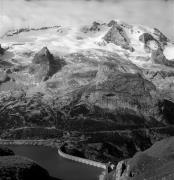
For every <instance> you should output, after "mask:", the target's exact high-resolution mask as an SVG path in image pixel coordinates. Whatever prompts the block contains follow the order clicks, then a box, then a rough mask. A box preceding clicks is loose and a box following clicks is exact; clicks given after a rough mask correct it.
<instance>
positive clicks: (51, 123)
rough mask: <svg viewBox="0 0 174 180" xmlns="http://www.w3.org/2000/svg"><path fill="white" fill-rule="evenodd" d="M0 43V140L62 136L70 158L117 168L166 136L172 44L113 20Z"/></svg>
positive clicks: (173, 100)
mask: <svg viewBox="0 0 174 180" xmlns="http://www.w3.org/2000/svg"><path fill="white" fill-rule="evenodd" d="M1 42H2V43H1V44H2V48H3V49H6V50H5V51H4V53H3V54H2V53H1V55H0V74H1V78H0V137H2V138H19V139H20V138H24V137H25V138H32V137H39V138H42V137H44V138H45V135H43V134H44V133H45V134H46V136H47V137H48V138H49V137H55V136H56V137H57V136H58V135H57V131H59V130H61V131H64V132H65V131H67V132H69V133H70V137H66V138H70V139H71V136H73V137H74V136H75V138H76V140H77V142H76V144H73V147H74V152H77V151H76V150H77V149H78V151H79V153H80V154H81V155H82V156H83V157H87V158H90V159H95V160H99V161H104V162H106V161H111V162H113V163H115V164H117V163H118V162H119V161H120V160H121V159H125V158H130V157H132V156H133V155H134V154H135V153H136V152H137V151H144V150H145V149H147V148H149V147H150V146H151V145H153V144H154V143H155V142H156V141H158V140H161V139H163V138H166V137H169V136H173V124H174V83H173V77H174V53H173V52H174V43H173V42H172V41H171V40H170V39H168V38H167V37H166V36H165V35H164V34H163V33H162V32H160V31H159V30H158V29H152V28H149V27H145V26H140V25H130V24H126V23H124V22H121V21H118V20H112V21H111V22H109V23H98V22H94V23H93V24H91V25H86V26H83V27H80V28H71V27H61V26H54V27H44V28H39V29H34V28H33V29H25V28H23V29H19V30H13V31H9V32H7V33H6V34H5V35H4V36H3V38H2V39H1ZM2 48H1V49H2ZM38 127H39V128H40V129H42V130H40V131H37V130H34V129H37V128H38ZM48 129H49V130H48ZM55 129H56V130H55ZM50 132H52V133H50ZM76 136H77V137H76ZM82 137H85V138H86V139H88V140H87V141H85V144H78V142H79V139H80V138H82ZM91 147H92V148H91ZM67 151H68V148H67ZM72 151H73V150H72ZM102 152H104V153H102ZM116 152H117V153H116ZM117 154H119V156H117Z"/></svg>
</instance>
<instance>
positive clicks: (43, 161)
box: [8, 145, 103, 180]
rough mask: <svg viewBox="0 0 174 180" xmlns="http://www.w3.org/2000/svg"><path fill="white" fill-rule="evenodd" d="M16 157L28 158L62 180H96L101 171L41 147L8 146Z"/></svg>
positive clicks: (53, 150) (54, 150)
mask: <svg viewBox="0 0 174 180" xmlns="http://www.w3.org/2000/svg"><path fill="white" fill-rule="evenodd" d="M8 148H10V149H11V150H13V151H14V153H15V154H16V155H20V156H25V157H28V158H30V159H32V160H34V161H35V162H37V163H38V164H39V165H40V166H42V167H43V168H45V169H46V170H47V171H48V172H49V174H50V175H51V176H53V177H56V178H60V179H62V180H98V179H99V175H100V174H101V173H102V171H103V169H100V168H96V167H94V166H88V165H85V164H82V163H77V162H74V161H70V160H67V159H64V158H62V157H60V156H59V155H58V153H57V149H52V148H49V147H43V146H30V145H20V146H19V145H9V146H8Z"/></svg>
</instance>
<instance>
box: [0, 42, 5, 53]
mask: <svg viewBox="0 0 174 180" xmlns="http://www.w3.org/2000/svg"><path fill="white" fill-rule="evenodd" d="M4 51H5V50H4V49H3V48H2V47H1V44H0V55H3V54H4Z"/></svg>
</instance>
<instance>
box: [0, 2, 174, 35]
mask: <svg viewBox="0 0 174 180" xmlns="http://www.w3.org/2000/svg"><path fill="white" fill-rule="evenodd" d="M173 17H174V1H173V0H171V1H170V0H169V1H164V0H106V1H103V0H98V1H95V0H91V1H89V0H88V1H85V0H41V1H39V0H34V1H24V0H0V34H1V35H2V34H3V33H4V32H5V31H7V30H9V29H14V28H20V27H41V26H50V25H64V26H79V25H82V24H89V23H91V22H93V21H94V20H99V21H110V20H111V19H121V20H123V21H125V22H128V23H135V24H139V23H140V24H144V25H148V26H151V27H154V26H155V27H158V28H160V29H161V30H162V31H164V32H165V33H167V34H168V35H169V36H172V34H173V32H174V18H173Z"/></svg>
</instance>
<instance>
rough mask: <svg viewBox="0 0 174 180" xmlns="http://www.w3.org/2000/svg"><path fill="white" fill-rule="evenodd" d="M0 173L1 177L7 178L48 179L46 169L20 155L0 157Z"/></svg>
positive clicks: (23, 179)
mask: <svg viewBox="0 0 174 180" xmlns="http://www.w3.org/2000/svg"><path fill="white" fill-rule="evenodd" d="M0 175H1V178H2V179H9V180H31V179H43V180H49V179H50V176H49V174H48V172H47V171H46V170H44V169H43V168H41V167H40V166H38V165H37V164H36V163H34V162H33V161H31V160H29V159H28V158H25V157H20V156H2V157H0Z"/></svg>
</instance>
